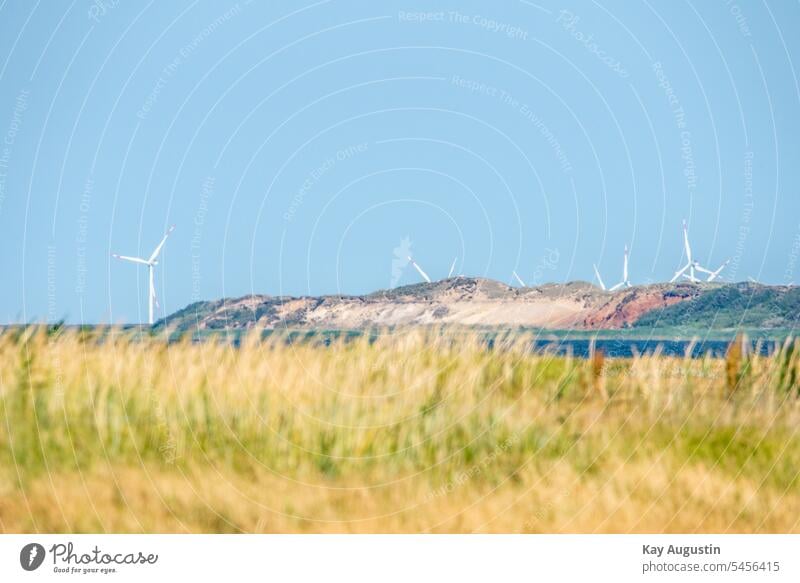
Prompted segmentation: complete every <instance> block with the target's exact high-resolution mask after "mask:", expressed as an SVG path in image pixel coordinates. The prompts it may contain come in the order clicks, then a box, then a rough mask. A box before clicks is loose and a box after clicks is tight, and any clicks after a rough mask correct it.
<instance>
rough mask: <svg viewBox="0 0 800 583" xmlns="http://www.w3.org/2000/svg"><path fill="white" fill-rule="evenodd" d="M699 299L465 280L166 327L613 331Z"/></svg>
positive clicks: (657, 291) (201, 317)
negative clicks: (445, 326) (455, 326)
mask: <svg viewBox="0 0 800 583" xmlns="http://www.w3.org/2000/svg"><path fill="white" fill-rule="evenodd" d="M699 293H700V288H699V287H697V286H692V285H669V284H660V285H652V286H644V287H636V288H631V289H624V290H619V291H616V292H613V293H610V292H604V291H602V290H600V289H599V288H596V287H594V286H593V285H591V284H588V283H585V282H573V283H568V284H563V285H561V284H547V285H543V286H539V287H534V288H513V287H510V286H508V285H505V284H503V283H500V282H497V281H492V280H489V279H482V278H466V277H457V278H451V279H446V280H442V281H437V282H434V283H431V284H427V283H426V284H415V285H410V286H404V287H401V288H397V289H392V290H385V291H380V292H375V293H373V294H369V295H365V296H324V297H318V298H315V297H301V298H293V297H274V296H258V295H254V296H246V297H243V298H238V299H226V300H219V301H216V302H201V303H199V304H194V305H192V306H189V307H188V308H186V309H185V310H182V311H181V312H178V313H176V314H174V315H173V316H171V317H170V318H168V319H167V321H166V324H167V325H172V326H176V327H184V328H187V327H191V328H194V329H221V328H249V327H253V326H261V327H266V328H279V327H300V328H329V329H333V328H365V327H386V326H407V325H436V324H458V325H473V326H513V327H517V326H525V327H540V328H585V329H600V328H602V329H613V328H623V327H626V326H629V325H631V324H632V323H634V322H635V321H636V320H637V319H638V318H639V317H640V316H641V315H642V314H645V313H648V312H650V311H652V310H657V309H660V308H664V307H666V306H669V305H672V304H674V303H677V302H680V301H684V300H686V299H690V298H692V297H695V296H696V295H697V294H699Z"/></svg>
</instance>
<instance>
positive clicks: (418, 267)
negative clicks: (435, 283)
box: [408, 255, 431, 283]
mask: <svg viewBox="0 0 800 583" xmlns="http://www.w3.org/2000/svg"><path fill="white" fill-rule="evenodd" d="M408 260H409V261H410V262H411V265H413V266H414V269H416V270H417V271H418V272H419V274H420V275H421V276H422V279H424V280H425V281H427V282H428V283H430V282H431V278H430V277H428V274H427V273H425V272H424V271H422V268H421V267H420V266H419V265H417V262H416V261H414V260H413V259H412V258H411V255H409V256H408Z"/></svg>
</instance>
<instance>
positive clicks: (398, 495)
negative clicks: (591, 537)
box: [0, 327, 800, 532]
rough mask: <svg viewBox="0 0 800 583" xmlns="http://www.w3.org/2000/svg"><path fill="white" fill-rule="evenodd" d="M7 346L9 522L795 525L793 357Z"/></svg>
mask: <svg viewBox="0 0 800 583" xmlns="http://www.w3.org/2000/svg"><path fill="white" fill-rule="evenodd" d="M526 345H527V339H526V338H525V337H523V336H519V335H516V336H513V337H511V336H509V339H508V340H507V341H502V342H498V343H497V344H496V345H495V349H494V350H491V351H489V350H486V348H485V346H484V345H483V344H482V342H481V341H480V339H479V338H477V337H471V336H469V335H464V334H459V335H458V336H451V335H449V334H448V333H447V332H446V331H441V330H427V331H421V330H416V331H415V330H408V331H395V332H393V333H391V334H389V333H387V334H382V335H380V336H379V337H378V339H377V340H376V341H375V342H374V343H370V342H369V341H368V340H367V339H366V338H361V339H355V340H351V341H350V342H347V343H345V342H344V341H341V342H338V343H336V342H335V343H334V344H333V345H331V346H328V347H323V346H319V345H315V344H314V343H293V344H287V343H285V342H284V341H283V340H282V339H281V337H280V335H273V336H271V337H269V338H268V339H267V340H265V341H260V340H258V339H257V338H256V337H255V336H253V337H251V338H248V339H245V341H244V342H243V343H242V345H241V346H240V347H239V348H238V349H236V348H232V347H231V346H230V345H228V344H224V343H221V342H215V341H213V340H209V341H207V342H204V343H200V344H192V343H190V342H182V343H176V344H170V345H167V344H166V343H165V342H162V341H160V340H159V339H158V338H153V339H150V340H144V339H141V338H139V339H136V340H133V339H132V338H131V336H130V334H127V333H121V332H119V331H114V330H109V331H106V332H105V334H104V336H103V338H102V339H101V340H98V338H97V337H96V336H95V335H94V334H93V333H90V332H85V331H84V332H81V331H68V330H67V331H65V330H62V331H60V332H57V333H50V334H48V333H47V331H46V330H45V329H43V328H41V327H39V328H36V327H32V328H29V329H26V330H16V331H10V332H6V333H4V334H2V335H0V531H3V532H36V531H42V532H50V531H55V532H142V531H144V532H797V531H800V480H799V479H798V473H799V472H800V434H799V432H800V396H799V391H800V344H798V343H788V342H787V344H786V345H785V347H784V349H783V351H782V352H781V353H779V354H777V355H775V356H773V357H759V356H748V355H747V354H742V353H741V351H739V350H736V349H732V350H731V353H730V354H729V356H728V358H727V359H724V360H723V359H716V360H714V359H695V360H691V359H677V358H665V357H659V356H652V357H642V358H636V359H631V360H605V359H603V358H602V355H599V354H598V355H595V357H593V358H591V359H587V360H580V359H572V358H566V357H553V356H547V355H534V354H530V353H529V352H528V351H527V350H525V349H524V346H526Z"/></svg>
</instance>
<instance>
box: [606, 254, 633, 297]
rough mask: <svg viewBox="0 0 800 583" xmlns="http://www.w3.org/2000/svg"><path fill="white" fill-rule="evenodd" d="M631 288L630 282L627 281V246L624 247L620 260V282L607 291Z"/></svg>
mask: <svg viewBox="0 0 800 583" xmlns="http://www.w3.org/2000/svg"><path fill="white" fill-rule="evenodd" d="M623 285H624V286H625V287H631V282H630V280H629V279H628V246H627V245H625V255H624V257H623V260H622V281H621V282H619V283H618V284H617V285H615V286H612V287H611V289H609V290H608V291H616V290H618V289H619V288H621V287H622V286H623Z"/></svg>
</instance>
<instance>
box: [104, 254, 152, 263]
mask: <svg viewBox="0 0 800 583" xmlns="http://www.w3.org/2000/svg"><path fill="white" fill-rule="evenodd" d="M111 257H113V258H114V259H121V260H122V261H131V262H133V263H141V264H143V265H150V263H148V262H147V261H146V260H144V259H142V258H140V257H129V256H127V255H117V254H116V253H112V254H111Z"/></svg>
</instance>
